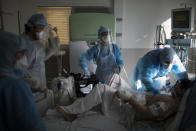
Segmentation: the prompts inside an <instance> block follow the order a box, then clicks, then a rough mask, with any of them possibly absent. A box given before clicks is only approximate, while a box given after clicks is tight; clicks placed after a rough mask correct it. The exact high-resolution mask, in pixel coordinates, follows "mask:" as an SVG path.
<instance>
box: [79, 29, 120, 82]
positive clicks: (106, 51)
mask: <svg viewBox="0 0 196 131" xmlns="http://www.w3.org/2000/svg"><path fill="white" fill-rule="evenodd" d="M98 38H99V39H100V42H99V43H98V44H97V45H95V46H93V47H91V48H90V49H88V50H87V51H86V52H84V53H83V54H82V55H81V56H80V59H79V64H80V67H81V68H82V69H83V70H84V74H85V76H86V77H89V76H90V72H89V70H88V62H89V61H90V60H93V61H94V62H95V63H96V64H97V69H96V77H97V78H98V80H99V81H100V82H102V83H105V81H106V80H107V79H108V77H109V76H111V75H113V74H114V73H117V74H119V73H120V71H121V68H122V66H123V64H124V62H123V59H122V53H121V50H120V49H119V48H118V46H117V45H116V44H114V43H112V42H111V31H110V29H109V28H107V27H103V26H101V27H100V28H99V30H98Z"/></svg>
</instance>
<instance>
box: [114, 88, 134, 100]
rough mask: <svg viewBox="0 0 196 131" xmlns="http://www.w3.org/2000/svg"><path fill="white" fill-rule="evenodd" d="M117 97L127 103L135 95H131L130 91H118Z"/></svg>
mask: <svg viewBox="0 0 196 131" xmlns="http://www.w3.org/2000/svg"><path fill="white" fill-rule="evenodd" d="M116 95H117V96H118V97H119V98H120V99H122V100H125V101H128V100H129V99H130V98H131V96H133V94H131V93H130V92H129V91H126V90H118V91H117V92H116Z"/></svg>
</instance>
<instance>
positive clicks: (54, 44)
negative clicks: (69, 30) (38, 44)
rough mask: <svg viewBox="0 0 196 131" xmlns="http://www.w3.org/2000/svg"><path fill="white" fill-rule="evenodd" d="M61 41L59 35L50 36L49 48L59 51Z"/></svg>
mask: <svg viewBox="0 0 196 131" xmlns="http://www.w3.org/2000/svg"><path fill="white" fill-rule="evenodd" d="M59 42H60V40H59V37H58V36H56V37H50V38H48V48H49V49H52V50H54V51H58V49H59Z"/></svg>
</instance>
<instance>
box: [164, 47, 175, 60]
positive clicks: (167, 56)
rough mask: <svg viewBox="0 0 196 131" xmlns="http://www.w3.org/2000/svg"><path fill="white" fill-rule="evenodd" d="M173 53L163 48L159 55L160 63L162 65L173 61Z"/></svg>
mask: <svg viewBox="0 0 196 131" xmlns="http://www.w3.org/2000/svg"><path fill="white" fill-rule="evenodd" d="M175 54H176V53H175V51H174V50H173V49H172V48H167V47H166V48H164V49H163V50H162V51H161V54H160V61H161V63H164V62H165V61H172V60H173V59H174V55H175Z"/></svg>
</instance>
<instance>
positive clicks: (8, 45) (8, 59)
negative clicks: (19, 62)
mask: <svg viewBox="0 0 196 131" xmlns="http://www.w3.org/2000/svg"><path fill="white" fill-rule="evenodd" d="M0 41H1V43H0V56H1V59H0V73H1V72H11V71H12V70H13V67H14V63H13V62H14V57H15V54H16V53H17V52H18V51H21V50H24V49H26V43H25V40H24V39H23V38H21V37H20V36H17V35H15V34H12V33H9V32H4V31H0Z"/></svg>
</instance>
